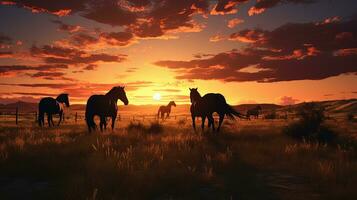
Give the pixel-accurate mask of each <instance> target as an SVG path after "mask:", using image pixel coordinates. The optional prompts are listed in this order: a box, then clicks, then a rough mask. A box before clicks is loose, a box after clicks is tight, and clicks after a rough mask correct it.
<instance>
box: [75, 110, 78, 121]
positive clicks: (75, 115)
mask: <svg viewBox="0 0 357 200" xmlns="http://www.w3.org/2000/svg"><path fill="white" fill-rule="evenodd" d="M77 117H78V116H77V112H76V115H75V117H74V122H76V123H77Z"/></svg>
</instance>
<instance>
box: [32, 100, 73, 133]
mask: <svg viewBox="0 0 357 200" xmlns="http://www.w3.org/2000/svg"><path fill="white" fill-rule="evenodd" d="M64 106H66V107H69V99H68V94H60V95H58V97H57V98H56V99H54V98H52V97H45V98H42V99H41V100H40V102H39V104H38V125H39V126H40V127H42V126H44V125H45V113H46V114H47V122H48V126H49V127H51V125H52V126H54V123H53V118H52V115H54V114H59V117H60V119H59V121H58V124H57V126H59V125H60V124H61V121H62V118H63V111H64Z"/></svg>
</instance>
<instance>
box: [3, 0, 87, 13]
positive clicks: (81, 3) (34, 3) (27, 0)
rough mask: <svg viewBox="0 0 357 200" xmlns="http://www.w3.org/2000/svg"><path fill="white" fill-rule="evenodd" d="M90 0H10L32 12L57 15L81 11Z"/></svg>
mask: <svg viewBox="0 0 357 200" xmlns="http://www.w3.org/2000/svg"><path fill="white" fill-rule="evenodd" d="M91 1H92V0H75V1H62V0H51V1H39V0H10V1H9V2H13V5H16V6H18V7H23V8H26V9H29V10H31V11H32V12H33V13H39V12H46V13H51V14H54V15H58V16H66V15H69V14H73V13H76V12H78V11H82V10H84V9H85V8H86V4H88V3H89V2H91Z"/></svg>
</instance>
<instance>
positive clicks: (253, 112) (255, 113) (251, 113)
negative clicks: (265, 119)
mask: <svg viewBox="0 0 357 200" xmlns="http://www.w3.org/2000/svg"><path fill="white" fill-rule="evenodd" d="M261 111H262V107H261V106H260V105H258V106H256V107H255V108H252V109H249V110H247V114H246V116H247V118H248V119H249V120H251V119H250V116H253V117H254V118H255V119H258V118H259V115H260V112H261Z"/></svg>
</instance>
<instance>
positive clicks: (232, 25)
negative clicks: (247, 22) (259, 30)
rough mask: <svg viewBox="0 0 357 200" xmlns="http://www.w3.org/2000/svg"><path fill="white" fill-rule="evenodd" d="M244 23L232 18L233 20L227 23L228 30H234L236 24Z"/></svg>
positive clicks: (241, 20)
mask: <svg viewBox="0 0 357 200" xmlns="http://www.w3.org/2000/svg"><path fill="white" fill-rule="evenodd" d="M242 23H244V20H243V19H239V18H234V19H231V20H229V21H228V24H227V26H228V28H234V27H236V26H237V25H238V24H242Z"/></svg>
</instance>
